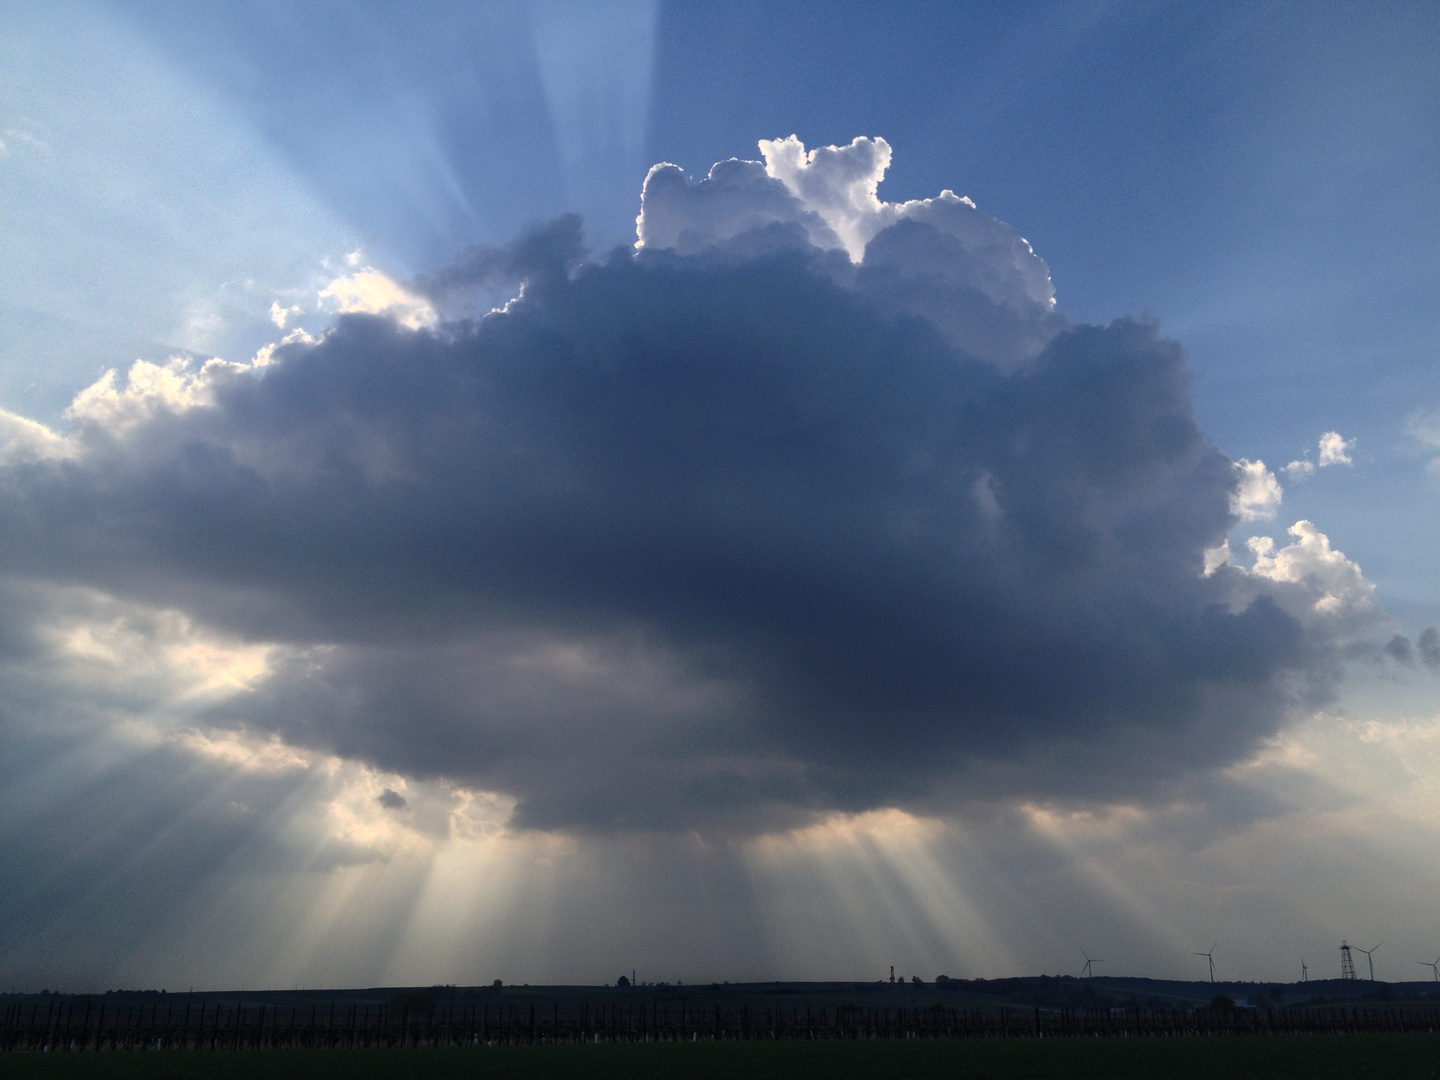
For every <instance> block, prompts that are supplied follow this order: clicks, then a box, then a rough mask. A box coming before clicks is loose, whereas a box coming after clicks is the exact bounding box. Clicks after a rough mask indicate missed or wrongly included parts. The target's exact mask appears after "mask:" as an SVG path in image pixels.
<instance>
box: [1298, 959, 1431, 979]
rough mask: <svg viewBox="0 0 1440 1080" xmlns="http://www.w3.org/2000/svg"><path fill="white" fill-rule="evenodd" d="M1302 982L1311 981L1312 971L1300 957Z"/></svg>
mask: <svg viewBox="0 0 1440 1080" xmlns="http://www.w3.org/2000/svg"><path fill="white" fill-rule="evenodd" d="M1436 979H1437V981H1440V976H1436ZM1300 981H1301V982H1302V983H1303V982H1309V981H1310V969H1309V968H1308V967H1306V966H1305V957H1303V956H1302V957H1300Z"/></svg>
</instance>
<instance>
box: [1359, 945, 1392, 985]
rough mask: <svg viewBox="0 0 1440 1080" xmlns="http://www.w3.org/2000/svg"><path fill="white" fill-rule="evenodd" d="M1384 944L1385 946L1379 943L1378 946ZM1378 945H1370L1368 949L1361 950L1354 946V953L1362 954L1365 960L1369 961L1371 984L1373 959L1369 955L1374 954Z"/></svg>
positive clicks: (1373, 976) (1372, 980)
mask: <svg viewBox="0 0 1440 1080" xmlns="http://www.w3.org/2000/svg"><path fill="white" fill-rule="evenodd" d="M1384 944H1385V943H1384V942H1383V941H1382V942H1381V943H1380V945H1384ZM1380 945H1371V946H1370V948H1368V949H1362V948H1360V946H1359V945H1356V946H1355V951H1356V952H1363V953H1364V954H1365V959H1366V960H1369V961H1370V981H1371V982H1374V981H1375V957H1374V956H1372V955H1371V954H1372V953H1374V951H1375V950H1376V949H1378V948H1380Z"/></svg>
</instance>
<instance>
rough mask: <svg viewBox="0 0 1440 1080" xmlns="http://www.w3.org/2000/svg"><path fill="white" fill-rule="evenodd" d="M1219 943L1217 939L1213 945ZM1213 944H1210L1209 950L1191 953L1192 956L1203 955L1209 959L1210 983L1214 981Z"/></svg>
mask: <svg viewBox="0 0 1440 1080" xmlns="http://www.w3.org/2000/svg"><path fill="white" fill-rule="evenodd" d="M1219 944H1220V943H1219V942H1218V941H1217V942H1215V945H1219ZM1215 945H1211V946H1210V951H1209V952H1197V953H1194V954H1192V955H1194V956H1203V957H1205V959H1206V960H1209V961H1210V981H1211V982H1212V983H1213V982H1214V981H1215Z"/></svg>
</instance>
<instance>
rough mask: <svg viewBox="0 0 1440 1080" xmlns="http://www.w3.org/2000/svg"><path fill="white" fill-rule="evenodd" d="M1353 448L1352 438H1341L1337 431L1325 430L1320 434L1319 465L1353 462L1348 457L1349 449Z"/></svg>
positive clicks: (1327, 465) (1348, 463)
mask: <svg viewBox="0 0 1440 1080" xmlns="http://www.w3.org/2000/svg"><path fill="white" fill-rule="evenodd" d="M1354 449H1355V440H1354V439H1346V438H1343V437H1342V436H1341V435H1340V433H1339V432H1338V431H1327V432H1326V433H1325V434H1324V435H1321V436H1320V467H1321V468H1322V469H1324V468H1327V467H1329V466H1331V465H1353V464H1355V462H1354V460H1353V459H1352V458H1351V457H1350V451H1351V450H1354Z"/></svg>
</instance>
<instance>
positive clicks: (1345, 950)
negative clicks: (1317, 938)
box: [1340, 941, 1355, 982]
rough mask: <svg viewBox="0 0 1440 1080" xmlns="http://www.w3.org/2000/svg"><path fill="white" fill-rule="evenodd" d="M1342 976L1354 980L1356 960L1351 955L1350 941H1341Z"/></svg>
mask: <svg viewBox="0 0 1440 1080" xmlns="http://www.w3.org/2000/svg"><path fill="white" fill-rule="evenodd" d="M1340 978H1342V979H1348V980H1350V981H1352V982H1353V981H1354V979H1355V960H1354V959H1353V958H1352V957H1351V955H1350V943H1349V942H1348V941H1342V942H1340Z"/></svg>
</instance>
